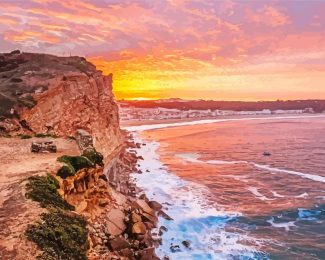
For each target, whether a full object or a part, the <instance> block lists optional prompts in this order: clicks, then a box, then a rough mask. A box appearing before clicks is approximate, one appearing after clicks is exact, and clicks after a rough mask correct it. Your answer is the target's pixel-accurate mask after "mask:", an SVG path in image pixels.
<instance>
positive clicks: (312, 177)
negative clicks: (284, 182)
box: [177, 154, 325, 183]
mask: <svg viewBox="0 0 325 260" xmlns="http://www.w3.org/2000/svg"><path fill="white" fill-rule="evenodd" d="M177 156H178V157H179V158H182V159H184V160H186V161H188V162H194V163H208V164H219V165H225V164H248V165H252V166H254V167H256V168H258V169H262V170H266V171H268V172H278V173H287V174H291V175H297V176H300V177H302V178H306V179H310V180H312V181H317V182H323V183H325V177H323V176H320V175H316V174H310V173H304V172H298V171H293V170H287V169H280V168H276V167H272V166H270V165H264V164H259V163H255V162H249V161H223V160H208V161H203V160H199V159H198V158H199V156H198V155H196V156H195V157H193V156H192V158H190V157H189V154H179V155H177Z"/></svg>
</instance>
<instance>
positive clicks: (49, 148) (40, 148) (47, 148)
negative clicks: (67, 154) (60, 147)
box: [31, 140, 57, 153]
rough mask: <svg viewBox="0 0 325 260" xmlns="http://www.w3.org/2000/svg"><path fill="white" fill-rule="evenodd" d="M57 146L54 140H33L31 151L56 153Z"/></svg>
mask: <svg viewBox="0 0 325 260" xmlns="http://www.w3.org/2000/svg"><path fill="white" fill-rule="evenodd" d="M56 151H57V147H56V145H55V144H54V142H53V141H51V140H47V141H42V142H41V141H39V142H32V145H31V152H33V153H48V152H50V153H56Z"/></svg>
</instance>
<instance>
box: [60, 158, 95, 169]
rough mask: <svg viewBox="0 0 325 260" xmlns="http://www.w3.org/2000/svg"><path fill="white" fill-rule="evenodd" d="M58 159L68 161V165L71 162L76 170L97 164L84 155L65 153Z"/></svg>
mask: <svg viewBox="0 0 325 260" xmlns="http://www.w3.org/2000/svg"><path fill="white" fill-rule="evenodd" d="M58 161H59V162H63V163H66V164H67V165H69V164H70V165H71V166H72V167H73V168H74V170H75V171H76V172H77V171H79V170H81V169H83V168H91V167H94V166H95V164H94V163H93V162H92V161H90V160H89V159H88V158H87V157H84V156H69V155H63V156H61V157H59V158H58Z"/></svg>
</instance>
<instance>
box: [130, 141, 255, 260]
mask: <svg viewBox="0 0 325 260" xmlns="http://www.w3.org/2000/svg"><path fill="white" fill-rule="evenodd" d="M136 142H143V140H139V139H138V137H136ZM158 147H159V143H157V142H150V143H147V144H146V146H142V147H141V148H140V149H138V150H137V152H138V154H139V155H140V156H142V157H143V158H145V160H143V161H140V162H139V164H140V168H141V169H142V170H143V173H142V174H134V175H132V177H133V178H134V180H135V182H136V183H137V185H138V186H139V187H141V188H142V189H144V191H145V192H146V195H147V196H148V198H149V199H153V200H156V201H158V202H160V203H162V204H163V205H164V208H165V210H166V212H167V214H168V215H170V216H171V217H172V218H173V219H174V220H173V221H166V220H164V219H162V218H159V224H160V225H164V226H165V227H167V228H168V231H167V232H166V233H165V234H164V235H163V236H162V239H163V243H162V245H161V246H160V247H159V248H158V249H157V254H158V256H160V257H161V258H163V257H164V256H165V255H169V256H170V257H171V259H227V258H229V257H230V256H246V257H251V258H252V257H254V256H255V254H256V253H258V252H257V249H256V248H255V247H254V246H248V245H244V244H243V243H241V241H250V244H254V243H255V244H257V243H259V241H257V240H256V239H255V238H252V237H248V236H246V235H242V234H236V233H234V232H228V231H226V230H225V226H226V225H227V223H228V222H229V221H230V220H232V219H233V218H236V217H237V216H239V215H240V214H239V213H238V212H228V211H224V210H223V209H221V208H220V207H218V206H217V205H214V204H213V203H210V202H209V203H208V202H207V200H206V198H208V197H209V191H208V190H207V189H206V187H205V186H203V185H200V184H197V183H193V182H189V181H185V180H183V179H181V178H179V177H178V176H176V175H174V174H172V173H170V172H169V171H168V170H167V169H166V168H165V167H164V166H163V165H162V163H161V162H160V160H159V154H158V153H157V152H156V150H157V149H158ZM178 156H179V157H180V158H187V159H188V160H192V161H193V160H194V161H195V160H196V158H197V157H198V155H195V154H180V155H178ZM147 169H148V170H149V171H150V173H149V172H146V170H147ZM164 202H168V205H167V206H166V204H164ZM184 240H190V243H191V250H187V249H185V248H184V247H183V246H182V241H184ZM170 243H173V244H177V245H180V246H181V249H182V250H181V251H180V252H176V253H172V254H171V253H170Z"/></svg>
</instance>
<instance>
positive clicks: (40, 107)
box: [0, 53, 122, 157]
mask: <svg viewBox="0 0 325 260" xmlns="http://www.w3.org/2000/svg"><path fill="white" fill-rule="evenodd" d="M0 63H1V64H3V66H4V65H6V64H7V65H6V66H7V67H8V68H7V67H6V68H7V69H6V70H3V71H2V70H0V101H1V104H2V106H1V109H0V116H1V117H2V118H0V122H4V120H6V119H8V120H9V121H10V122H6V124H5V125H3V126H1V127H2V128H1V129H2V130H3V131H5V132H8V131H9V132H10V131H13V130H15V131H31V132H29V133H32V132H34V133H50V134H55V135H58V136H64V137H67V136H74V137H76V131H77V130H78V129H81V130H85V131H87V132H88V133H89V134H90V135H91V136H92V138H93V143H94V147H95V148H96V149H97V150H98V151H99V152H101V153H102V154H103V155H104V156H105V157H106V156H108V155H109V154H110V153H111V152H112V151H113V150H114V149H116V148H117V147H118V146H119V145H120V144H121V139H122V137H121V132H120V128H119V119H118V108H117V105H116V103H115V101H114V96H113V93H112V75H108V76H104V75H103V74H102V73H101V71H98V70H96V67H95V66H94V65H92V64H91V63H89V62H87V61H86V60H85V59H84V58H82V57H56V56H53V55H46V54H33V53H14V54H10V53H7V54H0ZM1 64H0V65H1ZM11 65H12V66H11ZM17 122H25V125H27V126H28V127H24V125H22V124H20V125H19V124H17ZM2 124H4V123H2ZM13 126H14V127H13ZM13 128H20V130H19V129H13ZM1 129H0V130H1Z"/></svg>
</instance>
